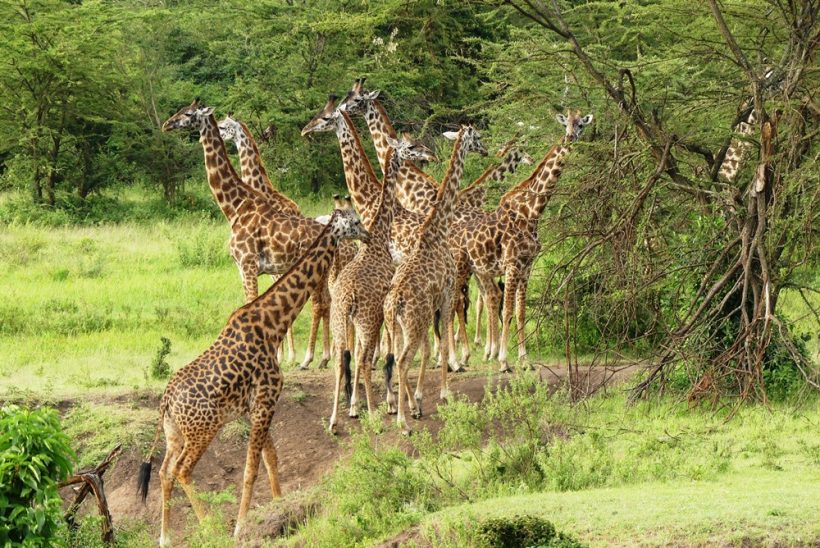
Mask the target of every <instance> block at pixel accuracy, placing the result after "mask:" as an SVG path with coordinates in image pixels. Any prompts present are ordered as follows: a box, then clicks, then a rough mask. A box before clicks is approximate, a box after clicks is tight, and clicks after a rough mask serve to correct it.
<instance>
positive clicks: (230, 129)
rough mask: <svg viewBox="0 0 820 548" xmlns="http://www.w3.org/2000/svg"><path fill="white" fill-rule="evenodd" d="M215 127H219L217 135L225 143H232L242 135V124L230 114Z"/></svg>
mask: <svg viewBox="0 0 820 548" xmlns="http://www.w3.org/2000/svg"><path fill="white" fill-rule="evenodd" d="M217 125H218V126H219V135H220V137H222V140H223V141H225V142H226V143H227V142H228V141H233V140H234V139H236V138H237V137H238V136H239V135H240V134H241V133H242V124H240V123H239V121H238V120H236V119H235V118H234V117H233V113H232V112H229V113H228V115H227V116H225V118H224V119H222V120H220V121H219V123H218V124H217Z"/></svg>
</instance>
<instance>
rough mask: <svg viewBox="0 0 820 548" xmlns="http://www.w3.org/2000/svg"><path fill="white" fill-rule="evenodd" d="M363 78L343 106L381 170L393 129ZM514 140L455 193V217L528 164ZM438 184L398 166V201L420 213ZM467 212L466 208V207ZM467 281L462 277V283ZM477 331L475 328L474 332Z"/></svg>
mask: <svg viewBox="0 0 820 548" xmlns="http://www.w3.org/2000/svg"><path fill="white" fill-rule="evenodd" d="M364 82H365V78H358V79H357V80H356V81H355V82H354V84H353V87H352V89H351V90H350V92H349V93H348V95H347V97H346V98H345V101H344V106H345V108H346V110H347V111H348V112H352V113H360V114H363V115H364V118H365V120H366V121H367V125H368V128H369V130H370V134H371V136H372V138H373V144H374V146H375V148H376V153H377V156H378V157H379V162H380V163H381V165H382V171H384V158H385V156H386V154H387V150H388V145H387V141H388V139H395V138H396V130H395V128H394V127H393V124H392V122H391V121H390V117H389V116H388V115H387V111H386V110H385V109H384V107H383V106H382V104H381V103H380V102H379V101H378V96H379V93H380V92H379V91H367V90H365V89H364ZM402 139H403V140H404V141H409V140H410V138H409V136H408V135H407V134H406V133H404V134H402ZM514 144H515V139H513V140H512V141H510V142H508V143H506V144H505V146H504V147H503V148H502V149H501V150H500V151H499V153H498V156H499V157H503V158H504V160H503V161H502V163H501V164H500V165H498V166H495V167H490V168H488V169H487V170H485V172H484V173H483V174H482V175H481V176H480V177H479V178H478V179H476V180H475V181H474V182H473V183H471V184H470V185H469V186H468V187H467V188H465V189H463V190H462V191H461V192H460V193H459V196H458V201H457V206H456V209H455V212H456V215H455V219H456V220H458V219H460V218H461V217H462V210H464V208H469V207H474V208H480V207H482V206H483V203H484V200H485V197H486V183H488V182H500V181H502V180H503V179H504V178H505V177H506V176H507V175H508V174H510V173H514V172H515V169H516V167H517V166H518V165H519V164H520V163H524V164H526V165H530V164H531V163H532V158H531V157H530V156H529V155H528V154H526V153H525V152H521V151H518V150H517V149H515V148H513V145H514ZM437 192H438V186H437V184H436V181H435V180H434V179H432V177H430V176H428V175H427V174H426V173H424V172H422V171H421V170H420V169H419V168H418V167H416V166H415V165H414V164H412V163H410V162H405V163H404V164H403V165H402V169H401V170H400V171H399V177H398V182H397V191H396V193H397V196H398V200H399V203H400V204H401V205H402V206H403V207H405V208H406V209H408V210H409V211H413V212H416V213H420V214H422V215H424V214H426V213H427V212H428V211H429V210H430V208H431V207H432V203H433V202H434V201H435V198H436V194H437ZM466 211H467V212H468V213H469V211H468V210H466ZM468 281H469V280H465V284H466V283H468ZM460 291H461V294H460V295H459V298H458V301H457V303H456V305H455V307H456V310H457V311H458V312H459V313H458V314H457V317H458V318H459V320H460V321H461V329H460V330H459V338H460V339H461V340H462V360H463V363H465V364H466V362H467V361H468V360H469V354H470V350H469V343H468V341H467V335H466V329H467V326H466V318H465V317H464V311H465V310H466V304H467V301H466V298H467V293H466V291H467V287H466V285H465V286H461V288H460ZM482 303H483V299H481V297H479V300H478V302H477V306H476V317H477V321H478V319H480V317H481V316H480V314H481V308H482V306H481V304H482ZM477 332H478V331H477Z"/></svg>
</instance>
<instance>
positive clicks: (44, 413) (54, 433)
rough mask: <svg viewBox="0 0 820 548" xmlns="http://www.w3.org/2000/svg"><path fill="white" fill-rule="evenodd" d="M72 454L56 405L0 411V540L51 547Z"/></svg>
mask: <svg viewBox="0 0 820 548" xmlns="http://www.w3.org/2000/svg"><path fill="white" fill-rule="evenodd" d="M74 458H75V457H74V452H73V451H72V449H71V446H70V445H69V441H68V437H67V436H66V435H65V434H64V433H63V432H62V430H61V428H60V420H59V417H58V415H57V412H56V411H55V410H54V409H49V408H41V409H22V408H20V407H18V406H15V405H10V406H6V407H3V408H2V409H0V538H2V539H6V542H10V543H11V544H18V543H19V544H22V545H24V546H40V545H51V544H52V543H53V542H54V541H55V537H56V536H57V534H58V532H59V530H60V525H61V523H62V516H61V514H62V503H61V501H60V495H59V493H58V492H57V483H58V482H59V481H61V480H62V479H64V478H66V477H67V476H68V475H69V474H70V473H71V469H72V464H71V463H72V460H73V459H74Z"/></svg>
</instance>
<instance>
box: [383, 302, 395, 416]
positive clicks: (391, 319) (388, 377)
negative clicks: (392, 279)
mask: <svg viewBox="0 0 820 548" xmlns="http://www.w3.org/2000/svg"><path fill="white" fill-rule="evenodd" d="M390 304H393V303H390ZM385 308H386V310H385V312H386V314H385V318H384V327H385V329H386V330H387V336H388V339H389V341H390V349H389V351H388V352H387V355H386V356H385V357H384V386H385V388H386V389H387V402H388V404H389V403H390V398H391V394H392V392H391V390H390V385H391V384H392V382H393V366H394V365H395V364H396V355H395V354H394V353H393V351H394V350H395V349H394V345H395V344H396V309H395V307H394V306H390V305H388V306H386V307H385Z"/></svg>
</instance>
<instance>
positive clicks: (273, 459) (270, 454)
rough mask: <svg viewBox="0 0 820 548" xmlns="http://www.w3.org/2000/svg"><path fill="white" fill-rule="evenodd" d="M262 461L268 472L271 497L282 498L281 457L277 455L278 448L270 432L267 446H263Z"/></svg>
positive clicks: (266, 441)
mask: <svg viewBox="0 0 820 548" xmlns="http://www.w3.org/2000/svg"><path fill="white" fill-rule="evenodd" d="M262 461H263V462H264V463H265V469H266V470H267V471H268V481H270V490H271V495H272V496H273V498H279V497H281V496H282V488H281V487H280V486H279V457H278V456H277V455H276V446H275V445H274V443H273V435H271V433H270V432H268V436H267V438H266V439H265V445H263V446H262Z"/></svg>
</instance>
